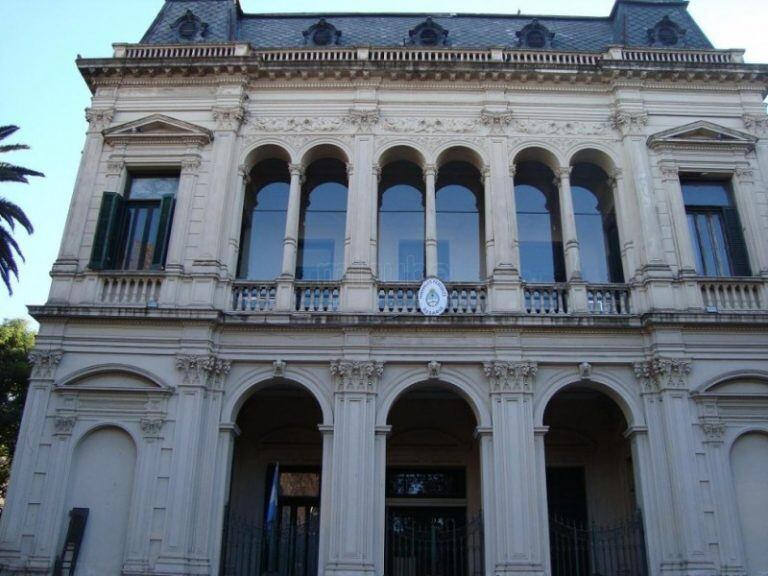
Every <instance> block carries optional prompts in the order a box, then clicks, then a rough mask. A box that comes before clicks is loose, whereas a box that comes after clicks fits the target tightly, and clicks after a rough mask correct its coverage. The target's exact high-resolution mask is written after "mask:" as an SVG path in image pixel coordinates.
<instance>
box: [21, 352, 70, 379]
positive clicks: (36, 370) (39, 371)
mask: <svg viewBox="0 0 768 576" xmlns="http://www.w3.org/2000/svg"><path fill="white" fill-rule="evenodd" d="M63 357H64V352H63V351H62V350H34V351H32V352H30V353H29V358H28V361H29V363H30V364H31V365H32V378H53V375H54V373H55V372H56V367H57V366H58V365H59V363H60V362H61V359H62V358H63Z"/></svg>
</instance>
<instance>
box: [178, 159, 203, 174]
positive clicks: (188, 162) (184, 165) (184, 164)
mask: <svg viewBox="0 0 768 576" xmlns="http://www.w3.org/2000/svg"><path fill="white" fill-rule="evenodd" d="M200 164H201V161H200V157H199V156H185V157H184V158H182V159H181V175H182V176H185V175H189V174H197V172H198V171H199V170H200Z"/></svg>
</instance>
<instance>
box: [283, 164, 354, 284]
mask: <svg viewBox="0 0 768 576" xmlns="http://www.w3.org/2000/svg"><path fill="white" fill-rule="evenodd" d="M346 220H347V170H346V166H345V165H344V163H343V162H341V161H340V160H335V159H330V158H326V159H322V160H318V161H316V162H313V163H312V164H311V165H310V166H309V168H308V169H307V179H306V183H305V184H304V190H303V194H302V203H301V220H300V222H299V252H298V259H297V264H296V278H297V279H298V280H338V279H339V278H341V276H342V274H343V273H344V232H345V230H346Z"/></svg>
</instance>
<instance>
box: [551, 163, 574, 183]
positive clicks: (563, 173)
mask: <svg viewBox="0 0 768 576" xmlns="http://www.w3.org/2000/svg"><path fill="white" fill-rule="evenodd" d="M572 171H573V166H560V167H559V168H558V169H557V170H555V175H556V176H557V177H558V178H559V179H560V180H567V179H569V178H570V177H571V172H572Z"/></svg>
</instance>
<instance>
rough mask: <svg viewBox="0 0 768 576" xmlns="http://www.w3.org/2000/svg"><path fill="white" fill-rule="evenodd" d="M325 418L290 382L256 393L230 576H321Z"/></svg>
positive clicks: (236, 494) (235, 510)
mask: <svg viewBox="0 0 768 576" xmlns="http://www.w3.org/2000/svg"><path fill="white" fill-rule="evenodd" d="M321 419H322V414H321V411H320V408H319V406H318V405H317V402H316V401H315V399H314V398H313V397H312V396H311V395H310V394H309V393H307V392H305V391H304V390H303V389H302V388H300V387H299V386H297V385H294V384H292V383H290V382H287V381H275V383H274V385H272V386H269V387H267V388H265V389H263V390H261V391H259V392H257V393H256V394H254V395H253V396H252V397H251V398H250V399H249V400H248V401H247V402H246V403H245V405H244V406H243V408H242V409H241V411H240V414H239V416H238V419H237V425H238V427H239V428H240V430H241V434H240V436H239V437H238V438H237V440H236V441H235V449H234V455H233V462H232V482H231V487H230V497H229V504H228V507H227V518H226V521H225V528H224V538H223V553H222V565H221V570H220V573H221V574H222V575H223V576H263V575H270V576H317V574H318V553H319V530H320V479H321V470H322V439H321V436H320V432H319V431H318V429H317V425H318V424H319V423H320V422H321Z"/></svg>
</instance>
